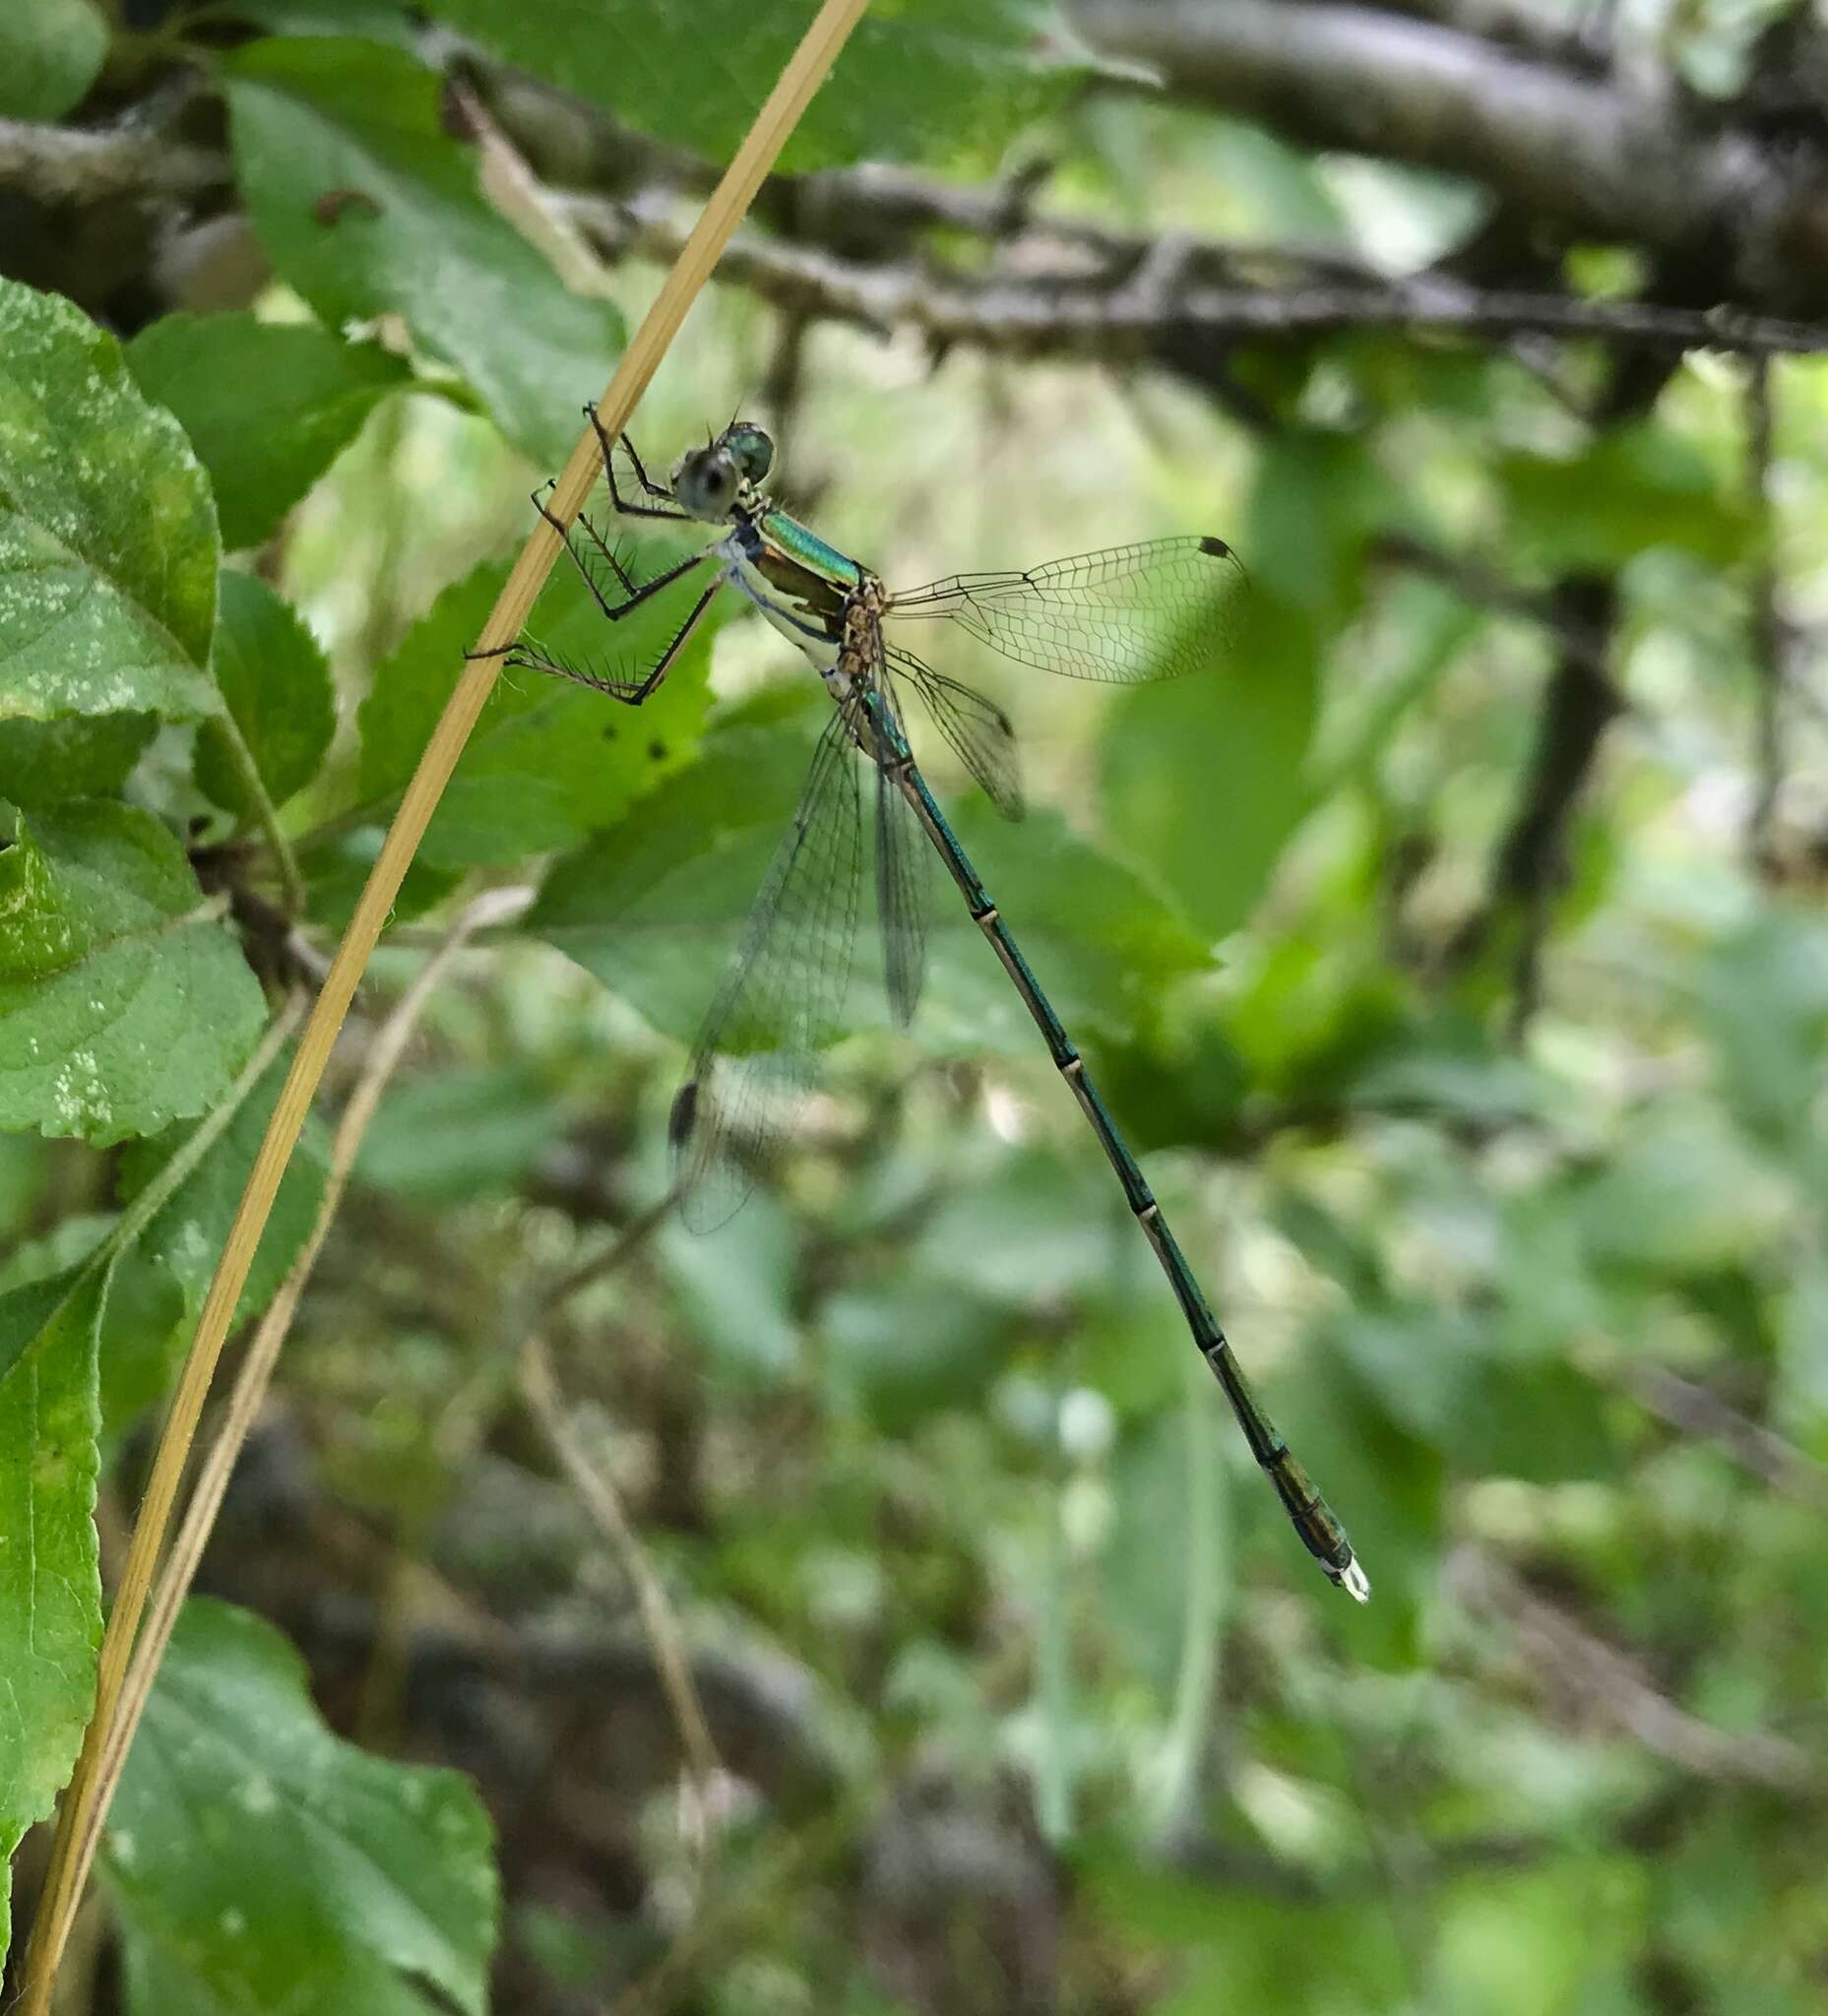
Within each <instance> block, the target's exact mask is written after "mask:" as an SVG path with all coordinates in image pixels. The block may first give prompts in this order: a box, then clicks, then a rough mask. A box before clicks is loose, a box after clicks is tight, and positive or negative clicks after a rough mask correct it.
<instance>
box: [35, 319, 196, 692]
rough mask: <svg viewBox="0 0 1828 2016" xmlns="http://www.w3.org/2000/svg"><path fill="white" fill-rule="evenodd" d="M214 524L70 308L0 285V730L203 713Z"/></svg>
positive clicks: (137, 398) (175, 447)
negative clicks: (22, 724)
mask: <svg viewBox="0 0 1828 2016" xmlns="http://www.w3.org/2000/svg"><path fill="white" fill-rule="evenodd" d="M216 561H217V537H216V512H215V508H214V506H213V505H212V503H211V501H210V486H209V481H208V479H207V478H206V477H205V475H204V473H203V471H202V469H201V468H199V466H198V463H197V459H196V457H195V456H194V455H193V454H192V453H191V450H190V444H189V443H188V442H187V441H186V440H185V438H184V435H183V431H182V430H181V429H180V428H179V426H178V424H177V422H176V421H175V420H174V419H172V417H171V415H170V414H169V413H166V412H162V411H160V410H158V408H157V407H154V406H149V405H148V404H147V401H146V399H145V398H144V396H143V395H142V394H141V392H140V391H139V389H138V388H137V387H136V386H135V384H134V382H133V380H132V378H131V377H130V376H129V375H128V371H127V366H126V363H125V360H124V359H123V357H122V354H121V347H120V345H119V344H118V343H116V342H115V341H114V339H113V338H112V337H111V336H107V335H104V334H103V333H102V331H100V330H98V329H97V328H96V327H95V324H94V323H93V322H91V321H90V320H89V318H88V317H87V316H86V315H84V314H83V313H82V312H81V311H80V310H79V309H77V308H75V307H73V306H72V305H71V303H70V302H68V301H65V300H62V299H59V298H57V297H56V296H53V295H48V294H40V293H34V292H33V291H32V288H30V287H25V286H21V285H19V284H17V283H16V282H14V281H9V280H5V279H0V716H7V715H23V716H25V717H26V718H27V719H28V720H32V721H54V720H56V719H57V718H58V717H59V716H62V715H71V714H126V713H142V714H156V715H160V716H162V717H165V718H166V719H169V720H180V721H181V720H187V719H190V718H192V717H194V716H197V715H201V714H208V713H210V712H211V711H212V710H213V709H214V708H215V706H216V696H215V693H214V691H213V689H212V688H211V686H210V683H209V680H208V679H207V677H206V676H205V673H204V667H205V665H206V664H207V663H208V662H209V656H210V635H211V632H212V630H213V629H214V627H215V623H216Z"/></svg>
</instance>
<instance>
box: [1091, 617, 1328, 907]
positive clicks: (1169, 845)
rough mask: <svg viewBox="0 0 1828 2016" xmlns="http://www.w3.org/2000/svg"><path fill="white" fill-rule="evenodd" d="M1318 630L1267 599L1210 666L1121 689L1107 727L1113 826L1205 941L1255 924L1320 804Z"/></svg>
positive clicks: (1106, 787)
mask: <svg viewBox="0 0 1828 2016" xmlns="http://www.w3.org/2000/svg"><path fill="white" fill-rule="evenodd" d="M1320 652H1321V639H1320V638H1319V636H1318V635H1317V634H1316V633H1315V631H1314V629H1313V628H1312V627H1311V626H1310V625H1309V624H1308V623H1307V622H1306V621H1304V620H1303V619H1301V618H1300V617H1298V616H1296V615H1294V614H1293V613H1292V612H1291V611H1289V610H1287V609H1283V608H1281V607H1278V606H1277V605H1275V604H1273V603H1271V602H1270V600H1269V599H1268V598H1267V597H1258V598H1256V599H1254V600H1253V603H1252V605H1251V614H1250V617H1249V619H1248V622H1247V625H1246V634H1245V636H1244V637H1243V638H1242V639H1241V640H1240V641H1239V644H1238V647H1237V650H1236V652H1235V653H1234V655H1233V656H1232V658H1231V659H1230V661H1229V662H1228V663H1225V664H1221V665H1215V666H1214V668H1213V670H1212V673H1211V674H1210V676H1207V677H1201V678H1190V679H1177V680H1174V681H1172V682H1171V683H1169V684H1166V685H1160V686H1150V687H1147V688H1145V689H1142V690H1140V691H1137V692H1135V693H1129V694H1125V695H1124V696H1123V698H1122V699H1121V700H1120V701H1119V702H1118V703H1117V704H1116V706H1115V707H1113V708H1112V710H1111V713H1110V716H1109V719H1108V722H1107V725H1106V727H1105V731H1104V736H1103V778H1102V783H1103V803H1104V810H1105V813H1106V816H1107V817H1108V819H1109V821H1110V825H1111V831H1112V832H1113V834H1114V835H1115V836H1116V837H1117V839H1119V840H1120V841H1121V842H1122V843H1123V844H1124V845H1125V846H1126V847H1127V848H1128V849H1129V850H1130V851H1131V852H1132V853H1134V854H1135V855H1136V856H1137V857H1138V858H1140V859H1142V860H1145V861H1147V862H1148V864H1149V866H1150V867H1151V869H1152V870H1153V871H1154V872H1155V873H1156V874H1157V875H1158V876H1159V877H1160V878H1161V880H1162V881H1163V882H1164V883H1165V884H1166V886H1167V888H1168V889H1169V891H1170V892H1171V893H1172V894H1173V895H1174V896H1175V897H1176V898H1177V899H1178V900H1179V902H1180V904H1181V907H1182V908H1183V909H1184V910H1185V912H1186V914H1187V915H1188V916H1189V917H1190V918H1192V919H1193V921H1194V922H1195V923H1196V924H1198V925H1199V927H1200V929H1201V931H1202V932H1203V933H1204V934H1205V935H1207V936H1208V937H1209V938H1215V939H1216V938H1220V937H1223V936H1224V935H1225V934H1226V933H1227V932H1229V931H1233V930H1235V929H1237V927H1238V926H1239V925H1240V924H1242V923H1243V922H1245V920H1246V919H1247V918H1248V917H1249V916H1250V914H1251V913H1252V911H1254V910H1255V908H1256V906H1257V904H1258V903H1259V902H1260V901H1261V900H1262V898H1263V895H1264V891H1265V889H1266V887H1267V885H1268V882H1269V877H1270V872H1271V870H1272V869H1273V868H1274V867H1275V865H1276V861H1277V858H1278V856H1279V855H1280V854H1281V852H1282V850H1283V844H1284V843H1285V842H1286V841H1287V840H1288V838H1289V836H1290V835H1291V834H1292V832H1293V830H1294V828H1295V827H1296V826H1297V825H1298V824H1299V823H1300V820H1301V818H1302V816H1303V815H1304V814H1305V813H1306V812H1307V810H1308V808H1309V807H1310V805H1311V804H1312V803H1313V785H1312V783H1311V780H1310V779H1309V777H1308V776H1307V774H1306V771H1305V768H1304V766H1305V764H1306V759H1307V751H1308V744H1309V742H1310V740H1311V739H1312V736H1313V730H1314V719H1315V714H1316V712H1317V708H1318V697H1319V681H1320Z"/></svg>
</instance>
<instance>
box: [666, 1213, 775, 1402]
mask: <svg viewBox="0 0 1828 2016" xmlns="http://www.w3.org/2000/svg"><path fill="white" fill-rule="evenodd" d="M794 1250H795V1249H794V1241H793V1235H792V1230H791V1228H790V1226H789V1224H788V1216H787V1213H786V1212H785V1211H784V1210H783V1209H782V1208H781V1206H780V1205H779V1204H778V1203H777V1202H776V1201H775V1199H774V1198H773V1197H771V1196H768V1195H766V1194H763V1195H761V1196H756V1197H752V1198H751V1199H750V1200H749V1202H748V1203H747V1204H746V1205H745V1206H744V1207H743V1209H742V1210H741V1211H740V1212H738V1213H737V1215H736V1216H735V1217H734V1218H733V1219H731V1220H730V1222H729V1224H728V1225H726V1226H724V1227H723V1228H721V1229H720V1230H719V1231H718V1233H717V1235H716V1236H715V1237H714V1238H695V1237H693V1235H692V1234H691V1233H690V1232H688V1231H687V1230H686V1229H685V1228H684V1227H683V1226H681V1225H680V1224H678V1223H677V1221H673V1222H670V1223H668V1224H667V1225H665V1226H663V1227H662V1229H661V1234H660V1238H659V1240H658V1241H657V1243H656V1251H657V1252H658V1254H659V1256H660V1260H661V1265H662V1268H663V1270H664V1271H665V1274H666V1277H667V1279H668V1281H669V1282H670V1283H671V1285H672V1290H673V1293H674V1294H675V1295H676V1296H677V1297H678V1300H679V1305H680V1308H681V1310H682V1312H683V1314H684V1317H685V1322H686V1326H687V1329H688V1331H689V1333H691V1334H694V1335H696V1336H697V1337H698V1339H699V1341H700V1342H701V1343H702V1344H703V1346H704V1348H705V1352H706V1355H708V1357H709V1358H710V1359H711V1361H712V1363H713V1364H714V1365H715V1366H716V1367H717V1368H718V1369H719V1370H720V1371H722V1372H723V1373H725V1375H726V1376H728V1377H729V1378H730V1379H731V1380H732V1381H740V1382H741V1383H743V1384H745V1385H754V1386H763V1387H766V1386H772V1385H777V1384H779V1383H781V1382H782V1381H784V1380H786V1379H788V1377H790V1376H791V1374H792V1373H793V1371H794V1370H795V1368H796V1367H797V1365H798V1363H799V1325H798V1323H797V1321H796V1320H795V1318H794V1314H793V1308H792V1299H791V1297H792V1292H793V1274H794V1264H793V1263H794Z"/></svg>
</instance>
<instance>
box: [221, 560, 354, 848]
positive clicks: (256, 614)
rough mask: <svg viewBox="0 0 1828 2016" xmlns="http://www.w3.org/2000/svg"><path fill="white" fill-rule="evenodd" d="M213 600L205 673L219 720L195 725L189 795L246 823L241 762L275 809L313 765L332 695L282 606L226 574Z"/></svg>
mask: <svg viewBox="0 0 1828 2016" xmlns="http://www.w3.org/2000/svg"><path fill="white" fill-rule="evenodd" d="M221 597H222V610H221V620H220V621H219V622H218V624H217V629H216V650H215V653H214V655H213V656H212V658H211V661H210V669H211V671H212V672H213V673H214V674H215V676H216V683H217V685H218V686H220V687H221V694H222V706H223V710H224V713H225V714H226V717H227V723H226V724H225V723H224V722H223V721H222V720H221V719H219V720H216V721H209V722H205V723H204V725H203V727H202V729H201V730H200V731H199V733H198V736H197V762H196V774H197V788H198V789H199V790H201V791H202V792H203V793H204V794H205V795H206V796H207V797H210V798H213V799H214V800H215V801H216V803H217V804H219V805H223V806H226V807H227V809H228V810H229V811H231V812H233V813H234V814H235V815H236V816H237V817H238V818H240V819H241V820H243V821H244V822H252V821H254V820H257V819H258V818H259V816H260V806H259V804H258V803H257V801H256V797H255V793H254V792H253V790H252V789H251V788H250V786H249V782H248V778H247V774H246V768H245V765H246V763H247V762H251V763H252V765H253V768H254V770H255V772H256V774H257V775H258V777H259V779H260V787H261V791H262V793H263V794H264V796H265V798H266V800H267V802H268V804H270V805H283V804H284V802H285V800H286V799H287V798H289V797H290V796H291V795H292V794H293V792H295V791H299V790H302V789H303V788H304V787H305V786H306V785H308V784H309V783H310V782H311V780H312V779H313V778H314V777H315V776H316V775H317V773H318V768H319V766H320V765H321V764H322V763H323V760H324V756H325V753H326V751H327V750H328V749H329V747H330V738H331V736H332V734H333V733H334V732H335V730H336V725H337V718H336V698H335V695H334V694H333V693H332V691H331V684H330V667H329V666H328V665H327V664H326V663H325V662H324V654H323V653H322V652H321V651H320V650H319V649H318V647H317V643H316V641H315V640H314V639H313V637H312V635H311V633H310V631H309V630H307V629H306V628H305V626H304V624H303V623H302V622H301V621H300V620H299V617H298V615H297V614H296V612H295V611H294V610H293V608H292V606H291V604H290V603H289V602H286V601H284V600H282V599H281V598H280V597H278V596H277V595H275V594H274V593H273V591H272V590H271V589H270V588H268V587H267V585H266V584H265V583H264V582H262V581H259V580H257V579H256V578H255V577H254V576H253V575H251V574H237V573H234V572H232V571H229V572H224V573H223V575H222V581H221ZM228 724H232V725H228ZM244 752H245V753H244Z"/></svg>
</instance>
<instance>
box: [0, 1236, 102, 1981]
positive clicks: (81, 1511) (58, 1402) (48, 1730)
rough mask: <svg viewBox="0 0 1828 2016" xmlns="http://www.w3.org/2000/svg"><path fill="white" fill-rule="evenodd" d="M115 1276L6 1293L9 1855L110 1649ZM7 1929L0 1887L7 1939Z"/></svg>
mask: <svg viewBox="0 0 1828 2016" xmlns="http://www.w3.org/2000/svg"><path fill="white" fill-rule="evenodd" d="M106 1296H107V1276H106V1273H105V1270H102V1269H97V1268H87V1269H80V1270H77V1271H75V1272H74V1273H73V1274H69V1275H62V1276H54V1277H52V1278H51V1279H50V1280H47V1281H40V1282H33V1283H30V1284H28V1285H27V1286H25V1287H23V1288H17V1289H15V1290H13V1291H12V1292H10V1293H7V1294H0V1438H3V1439H0V1449H4V1450H5V1451H6V1458H7V1460H6V1461H5V1462H4V1463H0V1514H3V1515H4V1525H3V1526H0V1531H4V1532H5V1534H6V1535H7V1543H6V1545H5V1546H4V1547H3V1548H0V1683H3V1684H4V1689H5V1694H6V1701H7V1712H6V1714H5V1716H4V1717H0V1855H4V1856H5V1857H6V1859H7V1860H8V1861H9V1863H10V1861H11V1859H12V1855H13V1851H14V1849H16V1848H17V1847H18V1846H19V1841H20V1837H21V1836H22V1835H23V1834H24V1833H25V1831H26V1829H27V1828H28V1827H29V1826H31V1824H32V1822H33V1821H34V1820H40V1819H42V1818H43V1817H44V1815H45V1814H46V1813H48V1812H49V1811H50V1809H51V1802H52V1800H53V1799H54V1798H55V1796H56V1794H57V1789H58V1787H59V1786H61V1785H62V1784H63V1782H64V1780H65V1779H66V1778H67V1777H68V1776H69V1772H70V1767H71V1766H72V1765H73V1764H74V1763H75V1762H76V1753H77V1751H78V1750H79V1749H80V1748H81V1746H82V1740H83V1726H84V1724H85V1723H86V1722H87V1721H88V1720H89V1711H90V1707H91V1704H92V1702H93V1700H94V1696H95V1651H96V1648H97V1646H98V1645H99V1644H100V1641H101V1582H100V1578H99V1575H98V1574H97V1572H96V1565H95V1518H94V1514H95V1472H96V1457H95V1429H96V1425H97V1418H98V1417H97V1402H96V1387H95V1341H96V1332H97V1330H98V1328H99V1326H100V1322H101V1312H102V1306H103V1303H104V1301H105V1299H106ZM6 1929H7V1917H6V1910H5V1902H4V1892H0V1942H3V1940H4V1934H5V1932H6Z"/></svg>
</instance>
